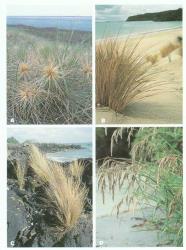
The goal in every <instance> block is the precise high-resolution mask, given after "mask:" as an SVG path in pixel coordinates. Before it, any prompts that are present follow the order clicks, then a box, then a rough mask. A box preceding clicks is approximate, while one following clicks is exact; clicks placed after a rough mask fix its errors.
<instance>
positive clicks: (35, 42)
mask: <svg viewBox="0 0 186 250" xmlns="http://www.w3.org/2000/svg"><path fill="white" fill-rule="evenodd" d="M39 31H40V33H39V32H38V29H35V28H28V29H27V28H26V27H25V28H21V27H8V39H7V49H8V51H7V63H8V65H7V66H8V72H7V86H8V92H7V94H8V96H7V100H8V123H10V122H14V123H25V124H28V123H34V124H37V123H38V124H41V123H43V124H46V123H47V124H48V123H58V124H59V123H60V124H68V123H71V124H74V123H91V110H92V102H91V89H92V87H91V77H92V74H91V73H92V72H91V39H90V38H91V35H90V33H88V32H85V33H83V35H82V37H79V36H78V32H74V33H72V32H71V31H68V32H67V33H68V34H66V35H68V39H67V37H66V38H65V37H63V33H64V32H65V31H56V30H52V31H48V33H47V31H46V30H43V29H39ZM52 33H53V37H52V36H51V35H52ZM56 33H57V34H58V36H57V40H56ZM65 33H66V32H65ZM76 33H77V34H76ZM47 34H48V36H47ZM43 35H44V38H43ZM17 37H19V38H20V39H19V40H17ZM76 39H78V41H76ZM80 40H81V41H80Z"/></svg>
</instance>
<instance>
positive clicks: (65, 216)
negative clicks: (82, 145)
mask: <svg viewBox="0 0 186 250" xmlns="http://www.w3.org/2000/svg"><path fill="white" fill-rule="evenodd" d="M30 165H31V167H32V169H33V170H34V172H35V173H36V175H37V178H38V179H39V180H40V181H41V183H44V184H45V191H46V194H47V197H48V200H47V202H48V204H47V205H48V206H49V207H51V208H52V209H53V210H54V213H55V214H56V216H57V219H58V222H59V223H58V225H56V228H57V229H58V230H60V231H61V232H62V233H65V232H67V231H69V230H71V229H72V228H73V227H74V226H75V225H76V224H77V222H78V220H79V218H80V216H81V215H82V214H83V212H84V206H85V201H86V197H87V189H86V187H85V186H84V185H83V184H82V183H81V182H80V181H77V180H75V178H74V177H73V176H72V175H70V174H68V173H67V172H68V171H66V170H65V169H64V168H63V167H62V166H60V165H59V164H58V163H54V162H50V161H48V160H47V159H46V157H45V156H44V155H43V154H41V153H40V151H39V150H38V149H37V147H35V146H33V145H32V146H31V156H30ZM69 168H70V169H71V172H72V173H76V176H78V178H80V176H81V174H82V172H83V171H82V166H81V165H80V166H79V165H78V163H74V165H73V166H72V168H71V166H69ZM74 169H76V170H74ZM78 170H79V172H78Z"/></svg>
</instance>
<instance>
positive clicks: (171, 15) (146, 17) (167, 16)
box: [126, 8, 182, 22]
mask: <svg viewBox="0 0 186 250" xmlns="http://www.w3.org/2000/svg"><path fill="white" fill-rule="evenodd" d="M126 21H127V22H128V21H155V22H165V21H182V9H181V8H179V9H177V10H167V11H161V12H156V13H145V14H140V15H135V16H130V17H128V18H127V20H126Z"/></svg>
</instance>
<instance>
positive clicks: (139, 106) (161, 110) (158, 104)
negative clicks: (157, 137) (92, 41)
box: [95, 3, 183, 124]
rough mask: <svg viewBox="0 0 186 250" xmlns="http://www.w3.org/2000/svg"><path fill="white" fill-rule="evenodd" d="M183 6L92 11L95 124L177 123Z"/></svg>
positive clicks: (114, 7)
mask: <svg viewBox="0 0 186 250" xmlns="http://www.w3.org/2000/svg"><path fill="white" fill-rule="evenodd" d="M182 36H183V35H182V6H181V5H179V4H177V5H176V4H175V5H170V4H169V5H166V4H163V3H162V4H159V5H158V4H154V5H143V4H141V5H127V4H125V5H96V62H95V63H96V120H97V124H181V123H182V94H183V93H182Z"/></svg>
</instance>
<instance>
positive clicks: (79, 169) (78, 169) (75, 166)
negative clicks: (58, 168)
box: [70, 160, 85, 181]
mask: <svg viewBox="0 0 186 250" xmlns="http://www.w3.org/2000/svg"><path fill="white" fill-rule="evenodd" d="M84 169H85V165H84V163H83V162H79V161H78V160H76V161H74V162H72V163H71V165H70V173H71V175H72V176H73V177H74V178H76V179H77V180H79V181H80V180H81V177H82V175H83V172H84Z"/></svg>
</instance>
